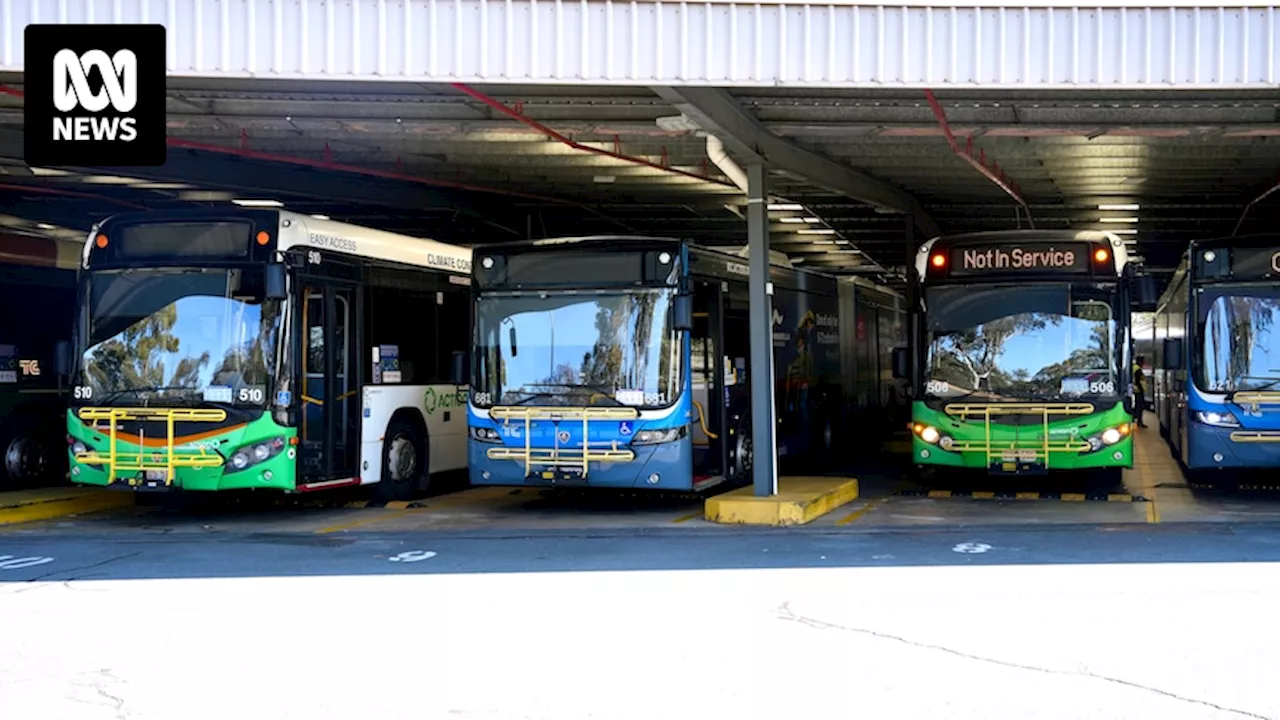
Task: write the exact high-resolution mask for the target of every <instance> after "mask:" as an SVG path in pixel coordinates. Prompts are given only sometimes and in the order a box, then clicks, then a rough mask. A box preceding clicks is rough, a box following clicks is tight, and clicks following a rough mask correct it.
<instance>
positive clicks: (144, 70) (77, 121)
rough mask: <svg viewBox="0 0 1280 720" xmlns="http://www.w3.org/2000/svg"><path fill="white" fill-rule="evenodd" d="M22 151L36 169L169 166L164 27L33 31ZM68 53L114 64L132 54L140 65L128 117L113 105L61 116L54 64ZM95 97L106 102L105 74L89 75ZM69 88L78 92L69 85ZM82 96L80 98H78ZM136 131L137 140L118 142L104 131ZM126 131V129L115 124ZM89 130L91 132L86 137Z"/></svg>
mask: <svg viewBox="0 0 1280 720" xmlns="http://www.w3.org/2000/svg"><path fill="white" fill-rule="evenodd" d="M24 42H25V47H24V52H23V76H24V77H23V85H24V90H25V98H24V101H25V107H24V109H23V124H24V126H25V127H24V129H23V136H24V148H23V152H24V155H25V158H24V159H25V160H26V162H27V164H28V165H34V166H46V167H47V166H79V167H86V166H89V167H102V166H131V167H139V166H146V167H155V166H158V165H163V164H164V162H165V157H166V154H167V150H168V145H167V143H166V140H167V131H166V128H165V93H166V90H167V82H166V80H167V78H166V76H167V67H166V61H167V58H166V47H167V46H166V32H165V27H164V26H163V25H105V24H104V25H28V26H27V27H26V32H25V36H24ZM62 50H71V51H74V52H75V53H76V55H77V56H80V57H83V55H84V53H87V52H89V51H91V50H99V51H102V52H103V53H105V54H106V56H107V57H108V58H110V57H113V56H114V55H115V54H116V53H117V52H119V51H120V50H130V51H132V52H133V53H134V55H135V56H136V58H137V82H138V85H137V90H138V91H137V103H136V104H135V105H134V107H133V109H132V110H130V111H129V112H126V113H121V112H118V111H117V110H116V109H115V108H114V107H112V105H111V104H110V103H107V106H106V108H104V109H102V110H100V111H98V112H89V111H87V110H86V109H85V108H83V107H80V106H79V105H78V104H77V107H75V108H74V109H73V110H71V111H69V112H62V111H60V110H58V108H57V106H56V105H55V103H54V57H55V56H56V55H57V54H58V53H59V52H60V51H62ZM85 75H86V76H87V78H88V81H89V82H88V84H89V88H90V93H91V94H92V93H94V92H96V93H99V94H103V95H104V96H105V89H104V88H103V79H102V76H101V72H100V71H99V69H97V68H95V67H93V66H89V67H87V68H85ZM67 87H68V88H71V91H72V92H74V87H75V86H74V85H73V84H71V83H70V82H68V83H67ZM77 97H78V95H77ZM126 119H130V120H132V123H126V124H125V125H124V127H127V126H129V125H132V129H133V131H134V132H135V133H136V134H135V135H134V137H132V139H129V140H125V139H124V137H125V136H127V135H128V133H123V132H117V135H116V137H115V139H108V135H107V134H105V133H103V132H101V131H102V129H103V128H106V127H110V126H111V125H112V124H113V123H122V122H123V121H125V120H126ZM59 122H61V123H62V129H63V130H65V129H67V128H68V127H69V126H68V125H67V123H71V125H70V127H71V128H73V129H78V130H79V131H80V132H81V133H82V135H87V137H88V139H66V138H65V137H64V138H63V139H55V127H57V124H58V123H59ZM115 127H117V128H119V127H121V126H120V125H118V124H117V125H115ZM86 130H87V132H86Z"/></svg>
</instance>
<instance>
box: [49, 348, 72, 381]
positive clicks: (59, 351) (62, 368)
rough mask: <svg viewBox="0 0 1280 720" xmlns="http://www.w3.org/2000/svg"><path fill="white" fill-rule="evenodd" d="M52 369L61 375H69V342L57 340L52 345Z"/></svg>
mask: <svg viewBox="0 0 1280 720" xmlns="http://www.w3.org/2000/svg"><path fill="white" fill-rule="evenodd" d="M53 371H54V372H55V373H57V374H58V375H60V376H61V377H68V376H70V375H71V343H70V341H67V340H59V341H58V342H57V344H56V345H54V346H53Z"/></svg>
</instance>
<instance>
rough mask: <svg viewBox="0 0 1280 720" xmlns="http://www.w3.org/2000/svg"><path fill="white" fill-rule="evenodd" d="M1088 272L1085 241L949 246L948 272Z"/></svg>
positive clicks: (1087, 254)
mask: <svg viewBox="0 0 1280 720" xmlns="http://www.w3.org/2000/svg"><path fill="white" fill-rule="evenodd" d="M1088 271H1089V246H1088V244H1087V243H1065V244H1064V243H1053V244H1050V243H1019V244H1003V245H975V246H970V247H964V246H962V247H953V248H952V249H951V274H952V275H983V274H989V273H990V274H1010V275H1013V274H1019V273H1043V272H1088Z"/></svg>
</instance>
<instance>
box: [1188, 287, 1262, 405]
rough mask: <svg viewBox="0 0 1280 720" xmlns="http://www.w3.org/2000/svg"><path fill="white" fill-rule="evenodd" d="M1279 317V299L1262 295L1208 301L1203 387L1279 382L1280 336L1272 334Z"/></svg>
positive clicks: (1216, 388) (1253, 386) (1225, 389)
mask: <svg viewBox="0 0 1280 720" xmlns="http://www.w3.org/2000/svg"><path fill="white" fill-rule="evenodd" d="M1262 292H1270V291H1262ZM1277 314H1280V299H1277V298H1274V297H1266V296H1264V295H1262V294H1258V295H1251V294H1243V293H1241V294H1232V295H1223V296H1219V297H1217V298H1214V299H1212V300H1211V301H1209V309H1208V312H1207V315H1206V317H1205V324H1204V360H1203V363H1202V371H1201V377H1200V378H1199V379H1200V384H1201V387H1203V388H1204V389H1206V390H1211V391H1222V392H1230V391H1233V390H1250V389H1257V388H1260V387H1263V386H1264V385H1265V386H1269V385H1270V383H1272V382H1274V381H1275V380H1277V379H1280V334H1275V333H1272V328H1273V326H1274V325H1275V320H1276V316H1277Z"/></svg>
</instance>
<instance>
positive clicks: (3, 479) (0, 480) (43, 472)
mask: <svg viewBox="0 0 1280 720" xmlns="http://www.w3.org/2000/svg"><path fill="white" fill-rule="evenodd" d="M51 437H52V435H51V433H50V432H48V429H47V428H45V427H42V426H41V424H40V423H39V422H38V421H37V420H36V418H35V417H33V416H32V415H30V414H27V413H21V412H20V413H18V414H15V415H13V416H11V417H10V419H9V421H8V422H6V423H5V424H4V427H3V428H0V453H2V454H0V490H12V489H17V488H20V487H33V486H36V485H38V484H41V483H48V481H49V480H50V479H51V478H50V473H52V472H53V469H54V467H55V466H56V458H55V457H54V456H53V452H54V446H53V443H52V441H51Z"/></svg>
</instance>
